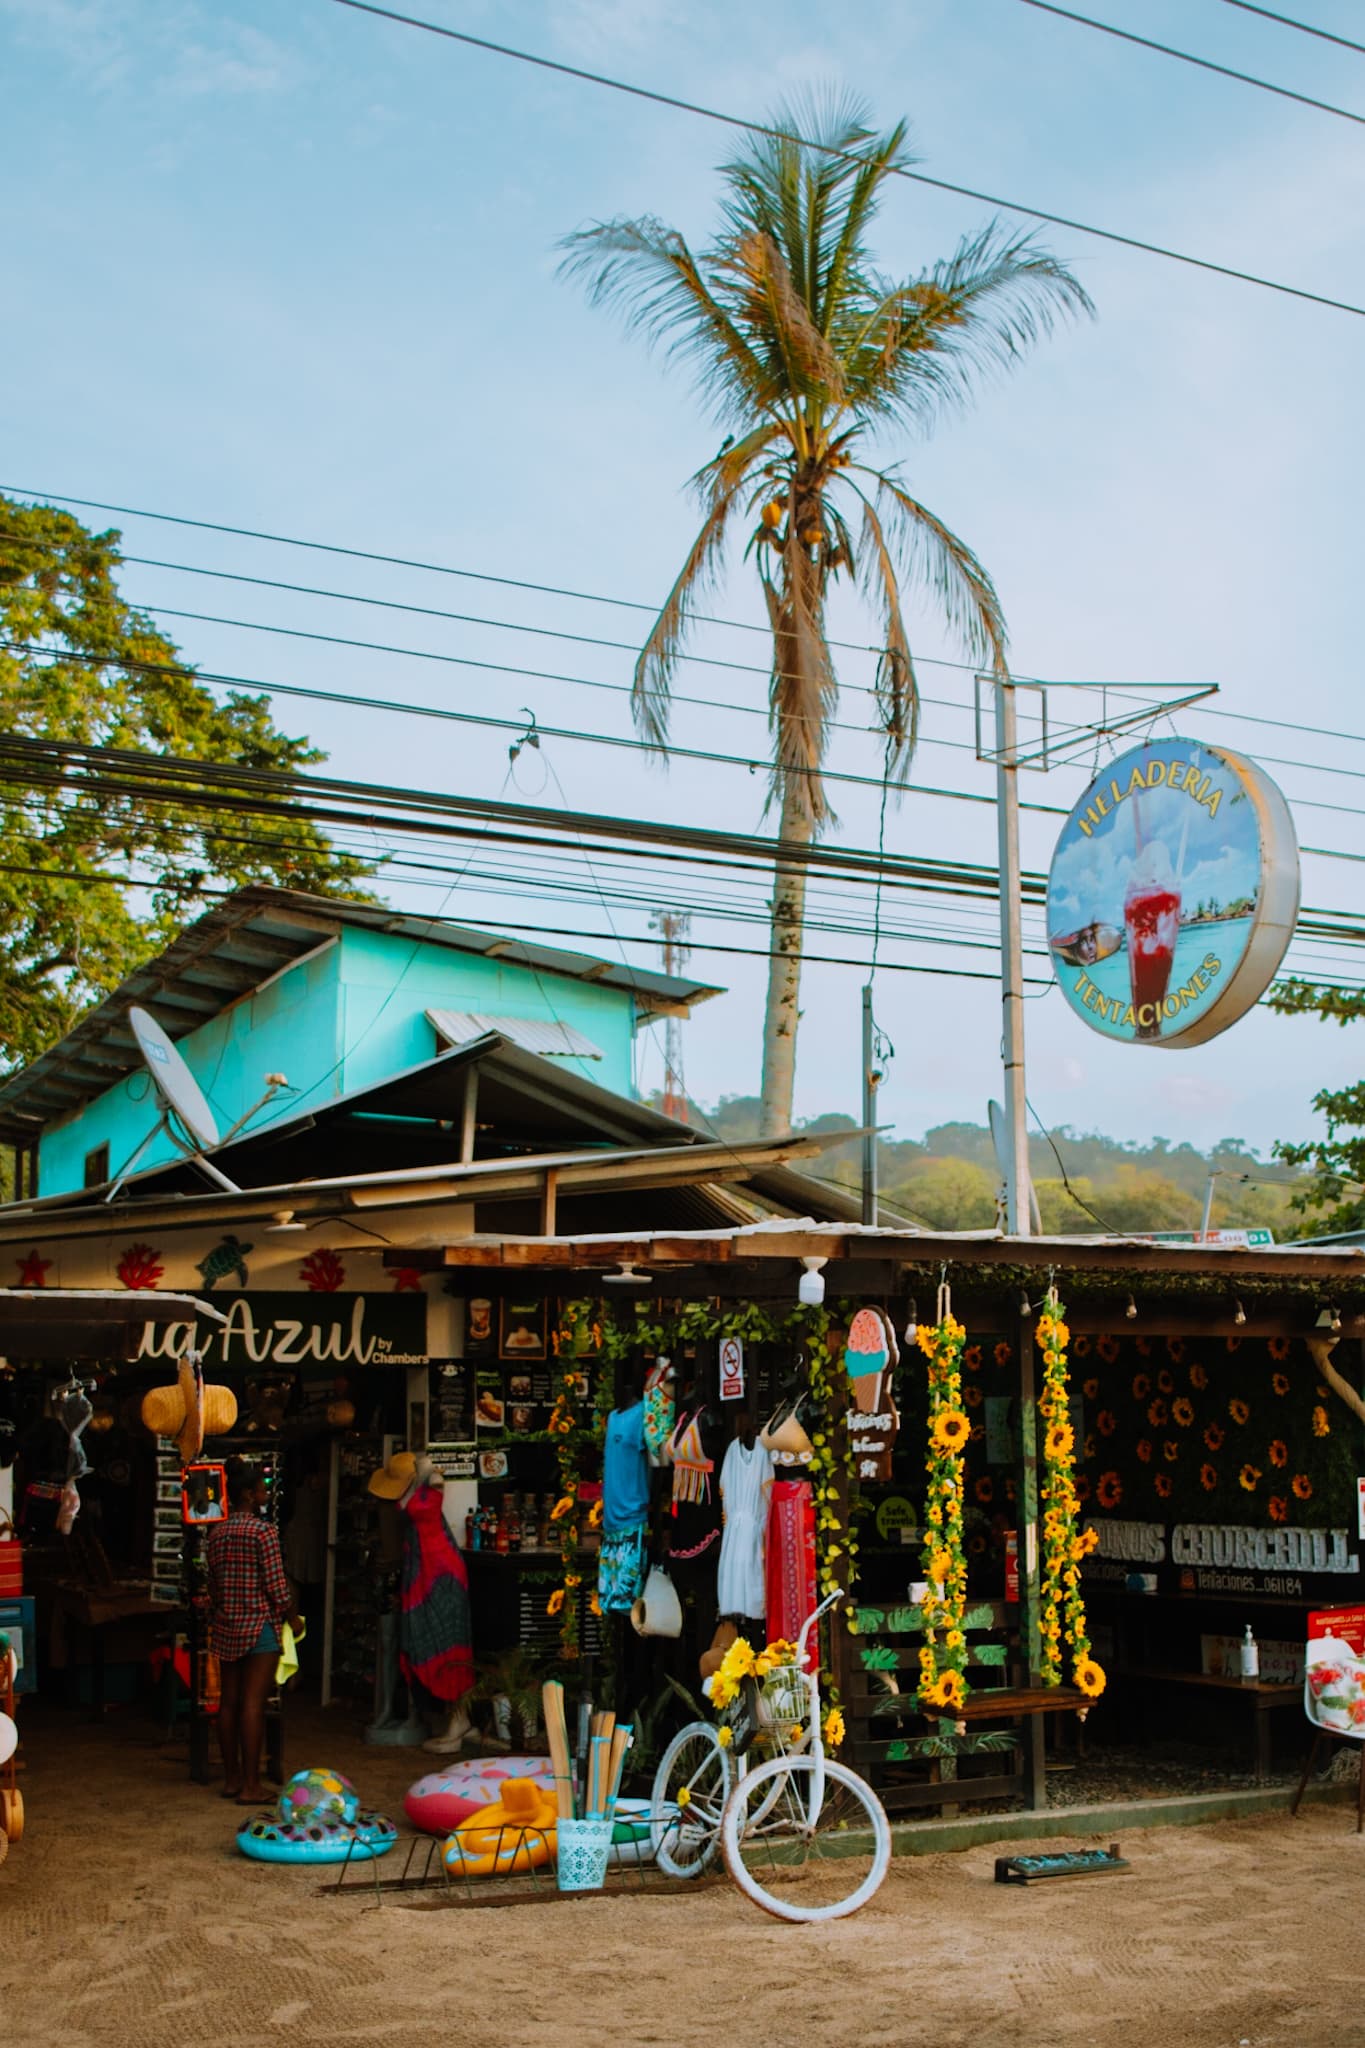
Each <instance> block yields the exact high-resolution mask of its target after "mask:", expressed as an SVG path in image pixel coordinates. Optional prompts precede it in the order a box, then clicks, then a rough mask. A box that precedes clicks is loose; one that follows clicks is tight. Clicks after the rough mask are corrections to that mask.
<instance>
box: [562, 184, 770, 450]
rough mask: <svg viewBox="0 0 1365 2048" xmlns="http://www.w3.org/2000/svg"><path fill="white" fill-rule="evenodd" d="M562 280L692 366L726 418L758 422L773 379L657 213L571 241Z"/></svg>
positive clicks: (580, 233)
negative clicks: (756, 415)
mask: <svg viewBox="0 0 1365 2048" xmlns="http://www.w3.org/2000/svg"><path fill="white" fill-rule="evenodd" d="M559 246H560V247H561V249H563V250H565V251H566V254H565V255H564V257H563V259H562V261H561V263H560V266H559V275H560V276H561V277H567V278H572V279H574V280H576V281H579V282H582V283H585V284H586V287H587V293H588V303H589V304H590V305H592V306H606V307H609V308H611V309H613V310H614V311H616V312H619V313H620V314H621V315H622V317H623V318H624V320H625V323H626V326H627V328H628V329H630V330H633V331H635V332H638V333H642V334H643V335H644V336H645V338H646V339H647V341H648V342H649V343H650V345H651V347H655V348H659V349H661V350H662V351H663V353H664V354H665V356H667V357H668V358H669V359H670V360H672V361H679V362H684V363H688V364H690V365H691V366H693V368H694V369H695V371H696V374H697V379H698V382H699V384H700V385H701V387H702V389H703V390H704V391H706V392H708V393H709V394H710V395H712V396H714V397H715V398H717V399H718V400H719V401H720V407H721V410H722V412H723V413H724V414H726V415H727V416H729V417H732V418H738V419H741V420H743V421H744V422H745V423H746V424H747V423H748V422H749V421H750V420H751V418H752V415H753V412H754V409H755V408H756V407H757V408H758V409H760V410H761V409H765V408H766V406H767V404H768V390H769V384H770V380H769V378H768V376H767V375H766V373H765V370H764V366H763V365H762V363H761V362H760V361H759V359H758V357H757V356H756V355H755V354H754V351H753V349H752V347H751V346H750V343H749V341H748V340H747V339H746V337H745V336H744V335H743V334H742V333H741V332H740V330H739V328H738V327H737V326H736V325H735V323H734V321H733V320H732V318H731V317H730V315H729V314H728V313H727V312H726V310H725V309H724V307H722V306H721V305H720V304H719V302H718V301H717V299H716V298H715V296H714V294H713V293H712V291H711V288H710V286H709V285H708V283H707V281H706V278H705V276H704V275H703V272H702V268H701V265H700V264H699V262H698V260H697V258H696V257H695V256H694V255H693V253H692V251H691V250H690V249H689V248H688V246H687V243H686V242H685V241H684V240H683V238H682V236H681V235H680V234H678V233H677V231H676V230H675V229H673V228H670V227H667V226H666V225H665V224H664V222H663V221H660V220H655V219H654V218H653V217H652V216H651V215H648V214H646V215H643V216H642V217H641V218H640V219H638V220H621V219H618V220H610V221H598V222H597V223H596V224H595V225H594V226H592V227H588V228H579V229H577V230H576V231H575V232H574V233H573V234H571V235H566V236H565V237H564V239H563V241H562V242H561V243H560V245H559Z"/></svg>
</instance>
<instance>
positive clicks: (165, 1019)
mask: <svg viewBox="0 0 1365 2048" xmlns="http://www.w3.org/2000/svg"><path fill="white" fill-rule="evenodd" d="M344 927H353V928H360V929H364V930H368V931H379V932H389V933H393V934H396V935H397V936H398V937H400V938H404V939H408V940H410V941H413V942H418V943H425V944H429V945H433V946H448V947H450V948H451V949H452V950H454V951H456V952H461V953H478V954H481V955H483V956H484V957H485V958H496V959H499V960H507V961H510V962H511V963H512V964H514V965H517V966H526V967H533V968H537V969H539V970H540V971H541V972H542V973H550V974H565V975H569V976H570V977H571V978H573V979H574V980H576V981H593V982H598V983H600V984H602V985H603V986H604V987H607V988H623V989H629V990H630V991H631V993H632V994H633V995H634V997H635V1000H636V1004H637V1007H638V1009H639V1011H640V1013H641V1014H642V1015H644V1016H652V1015H655V1014H660V1013H668V1012H670V1011H671V1012H673V1013H675V1014H676V1013H680V1012H685V1011H686V1010H687V1009H688V1008H689V1007H690V1005H691V1004H693V1003H699V1002H704V1001H705V1000H706V998H707V997H708V996H713V995H719V994H720V990H719V989H718V988H714V987H711V986H709V985H707V984H704V983H700V982H691V981H684V980H681V979H680V978H679V977H678V976H676V975H671V974H655V973H653V972H652V971H651V970H650V969H648V968H644V967H626V966H622V965H621V964H619V963H617V964H615V965H613V964H612V963H611V962H610V961H607V960H595V959H592V958H591V957H590V956H589V955H587V954H585V953H566V952H562V951H560V950H559V949H558V948H557V947H553V946H537V945H532V944H528V943H527V942H526V941H525V940H522V939H510V938H504V937H502V936H501V935H500V934H499V933H497V932H481V931H473V930H471V929H469V928H468V927H467V926H464V925H458V924H451V923H448V922H446V921H445V920H444V919H437V918H425V917H416V916H408V915H407V914H405V913H403V912H400V911H394V910H390V909H388V908H387V907H386V906H385V905H384V904H382V903H355V902H348V901H346V900H345V899H342V898H337V897H332V896H314V895H310V894H308V893H307V892H305V891H304V890H301V889H275V888H271V887H269V886H268V885H267V884H265V883H262V882H253V883H251V884H250V885H249V886H248V887H247V888H244V889H238V890H236V891H235V892H234V894H233V895H231V896H229V897H227V898H226V899H225V900H224V901H223V902H222V903H220V904H218V905H217V906H216V907H215V908H214V909H213V910H210V911H208V912H206V913H205V915H204V916H203V917H201V918H198V919H196V921H195V922H194V923H193V924H192V925H187V926H186V928H185V930H184V931H183V932H182V933H181V934H180V936H179V938H177V939H175V940H174V941H173V942H172V944H171V945H169V946H168V947H167V948H166V950H165V952H164V953H160V954H158V956H157V958H156V959H155V960H149V961H147V963H146V965H145V966H142V967H139V968H138V969H137V970H136V971H135V972H134V973H133V974H130V975H129V976H128V978H127V980H126V981H124V982H123V983H122V984H121V986H120V987H119V988H117V989H115V990H114V992H113V994H112V995H109V996H106V997H105V999H104V1001H103V1002H102V1003H100V1004H99V1005H98V1006H97V1007H96V1008H95V1009H93V1010H91V1011H90V1013H89V1014H88V1016H85V1017H83V1018H82V1019H81V1021H80V1023H79V1024H77V1025H76V1026H75V1028H74V1029H73V1030H71V1031H68V1033H67V1035H66V1037H65V1038H63V1039H62V1040H61V1041H60V1042H59V1043H58V1044H57V1045H54V1046H53V1047H52V1048H51V1049H50V1050H49V1051H48V1052H45V1053H43V1054H41V1055H40V1056H39V1058H38V1059H36V1060H34V1061H32V1062H31V1064H30V1065H28V1066H27V1067H24V1068H23V1069H21V1071H20V1072H19V1073H17V1074H11V1075H10V1076H9V1077H8V1078H7V1079H6V1080H4V1081H0V1139H3V1140H5V1141H6V1142H7V1143H10V1144H20V1145H22V1144H27V1143H31V1142H32V1141H33V1139H34V1138H36V1136H37V1135H38V1133H39V1131H40V1130H41V1129H42V1127H43V1125H44V1124H47V1123H51V1122H52V1121H53V1120H54V1119H55V1118H57V1117H61V1116H68V1115H70V1114H71V1113H72V1111H74V1110H77V1109H79V1108H80V1107H81V1105H82V1104H83V1103H86V1102H89V1101H91V1100H92V1099H93V1098H94V1097H95V1096H97V1095H102V1094H103V1093H104V1091H105V1089H106V1088H112V1087H113V1086H114V1084H115V1082H117V1081H121V1080H122V1079H123V1077H124V1075H125V1074H129V1073H132V1072H133V1071H135V1069H137V1068H138V1067H139V1066H140V1065H141V1059H140V1057H139V1054H138V1050H137V1046H136V1044H135V1042H134V1039H133V1034H132V1032H131V1031H130V1030H129V1028H128V1008H129V1005H130V1004H132V1003H138V1004H140V1005H141V1006H142V1008H143V1009H145V1010H149V1011H150V1012H151V1014H152V1016H153V1017H155V1019H156V1021H157V1023H158V1024H160V1025H161V1026H162V1028H163V1029H164V1030H165V1031H166V1032H167V1033H168V1034H169V1036H170V1037H171V1038H183V1037H184V1036H185V1034H186V1032H189V1031H193V1030H194V1028H195V1026H196V1025H199V1024H203V1023H204V1022H206V1020H207V1019H208V1018H210V1017H214V1016H217V1014H218V1013H219V1011H221V1010H224V1009H226V1008H227V1006H228V1004H229V1003H232V1002H235V1001H236V1000H237V999H238V998H239V997H241V996H244V995H248V994H250V992H251V991H252V990H253V989H255V988H259V987H260V985H261V983H262V982H263V981H267V980H269V979H270V977H271V976H272V975H275V974H279V973H280V972H282V971H283V970H284V969H285V968H287V967H290V966H292V965H293V963H294V962H295V961H296V960H299V959H301V958H302V956H303V955H304V954H305V953H311V952H312V951H313V950H314V948H315V947H316V946H318V945H319V944H320V943H321V942H322V941H323V940H324V939H327V938H331V937H334V936H335V934H336V933H337V932H339V931H341V930H342V929H343V928H344Z"/></svg>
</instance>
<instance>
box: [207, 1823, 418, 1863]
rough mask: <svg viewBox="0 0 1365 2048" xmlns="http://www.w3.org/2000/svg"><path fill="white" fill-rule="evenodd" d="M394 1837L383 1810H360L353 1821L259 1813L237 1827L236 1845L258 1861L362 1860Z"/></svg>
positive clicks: (383, 1850) (388, 1844) (389, 1845)
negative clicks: (287, 1817)
mask: <svg viewBox="0 0 1365 2048" xmlns="http://www.w3.org/2000/svg"><path fill="white" fill-rule="evenodd" d="M397 1840H398V1830H397V1828H396V1827H395V1826H394V1824H393V1822H392V1821H391V1820H386V1819H385V1817H384V1815H383V1814H382V1813H362V1814H359V1815H358V1816H357V1818H356V1819H355V1820H353V1821H346V1820H327V1819H323V1818H319V1817H314V1818H312V1819H306V1820H280V1819H279V1818H278V1817H277V1816H275V1815H273V1814H268V1813H258V1814H257V1815H256V1817H255V1819H254V1820H247V1821H243V1823H242V1825H241V1827H239V1828H238V1830H237V1847H238V1848H239V1849H240V1850H241V1852H242V1854H243V1855H244V1856H251V1857H254V1858H255V1860H256V1861H257V1862H258V1863H344V1862H346V1860H347V1859H348V1858H349V1859H350V1860H351V1861H352V1862H364V1861H366V1860H367V1859H370V1858H372V1857H375V1856H383V1855H386V1854H387V1853H388V1851H389V1850H390V1849H391V1848H392V1847H393V1845H394V1843H395V1842H396V1841H397Z"/></svg>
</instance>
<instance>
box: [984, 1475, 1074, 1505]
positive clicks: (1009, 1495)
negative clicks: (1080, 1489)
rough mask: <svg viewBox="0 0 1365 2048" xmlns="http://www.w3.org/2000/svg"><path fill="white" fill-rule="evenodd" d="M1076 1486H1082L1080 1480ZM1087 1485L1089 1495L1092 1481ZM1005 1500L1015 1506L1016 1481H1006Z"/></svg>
mask: <svg viewBox="0 0 1365 2048" xmlns="http://www.w3.org/2000/svg"><path fill="white" fill-rule="evenodd" d="M1076 1484H1077V1485H1078V1486H1079V1485H1080V1481H1079V1480H1077V1482H1076ZM1085 1485H1086V1491H1087V1493H1088V1492H1089V1490H1090V1481H1089V1480H1088V1479H1087V1480H1086V1482H1085ZM1005 1499H1006V1500H1007V1501H1009V1502H1010V1504H1011V1506H1013V1504H1014V1481H1013V1480H1012V1479H1007V1480H1006V1481H1005Z"/></svg>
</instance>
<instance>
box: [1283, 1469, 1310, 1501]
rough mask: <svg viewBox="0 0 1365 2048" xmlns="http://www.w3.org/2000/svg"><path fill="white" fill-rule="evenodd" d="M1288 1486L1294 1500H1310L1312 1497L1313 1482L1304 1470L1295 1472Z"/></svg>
mask: <svg viewBox="0 0 1365 2048" xmlns="http://www.w3.org/2000/svg"><path fill="white" fill-rule="evenodd" d="M1289 1486H1290V1491H1291V1492H1292V1494H1293V1496H1294V1498H1295V1500H1311V1499H1312V1498H1313V1482H1312V1480H1311V1479H1310V1478H1309V1477H1308V1474H1307V1473H1306V1472H1296V1473H1295V1474H1294V1477H1293V1478H1292V1479H1291V1480H1290V1482H1289Z"/></svg>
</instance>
